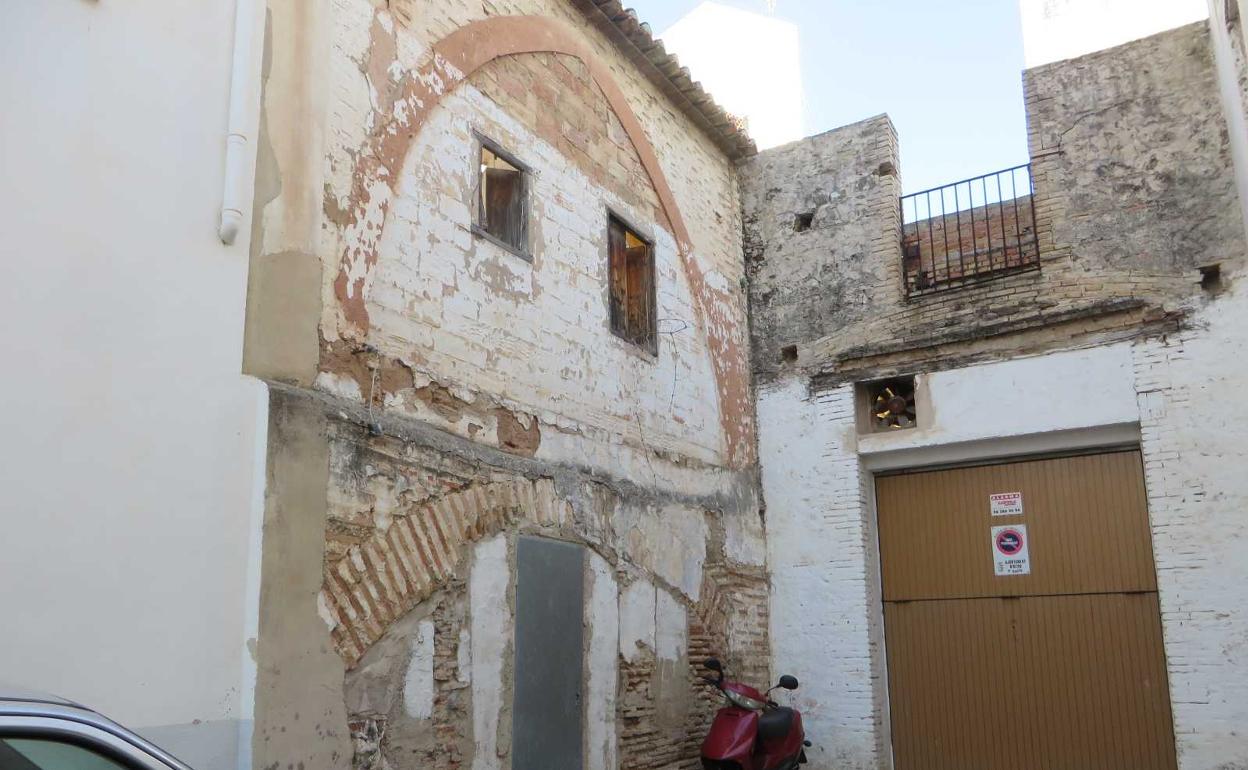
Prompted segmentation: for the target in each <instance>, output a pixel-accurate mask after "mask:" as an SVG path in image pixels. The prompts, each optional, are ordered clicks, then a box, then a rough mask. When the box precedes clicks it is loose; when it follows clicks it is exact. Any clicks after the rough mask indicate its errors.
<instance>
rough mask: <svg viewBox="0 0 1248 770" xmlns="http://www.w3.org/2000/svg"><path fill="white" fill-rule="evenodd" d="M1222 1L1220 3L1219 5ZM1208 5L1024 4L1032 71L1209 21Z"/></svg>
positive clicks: (1198, 0)
mask: <svg viewBox="0 0 1248 770" xmlns="http://www.w3.org/2000/svg"><path fill="white" fill-rule="evenodd" d="M1219 1H1220V0H1219ZM1205 3H1206V0H1019V10H1020V12H1021V17H1022V23H1023V58H1024V61H1025V66H1026V67H1028V68H1031V67H1038V66H1040V65H1041V64H1048V63H1049V62H1055V61H1061V60H1063V59H1073V58H1075V57H1076V56H1083V55H1084V54H1087V53H1092V52H1093V51H1100V50H1102V49H1105V48H1112V47H1114V46H1116V45H1122V44H1123V43H1128V42H1130V41H1132V40H1139V39H1140V38H1143V37H1148V36H1149V35H1153V34H1156V33H1158V32H1164V31H1166V30H1168V29H1174V28H1175V27H1181V26H1183V25H1184V24H1189V23H1191V22H1194V21H1200V20H1201V19H1206V18H1208V17H1209V9H1208V8H1207V7H1206V5H1205Z"/></svg>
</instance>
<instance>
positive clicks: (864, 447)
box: [858, 343, 1138, 454]
mask: <svg viewBox="0 0 1248 770" xmlns="http://www.w3.org/2000/svg"><path fill="white" fill-rule="evenodd" d="M915 386H916V390H917V391H918V393H917V399H916V401H917V406H918V408H919V414H920V416H919V421H918V425H917V426H916V427H915V428H914V429H911V430H898V431H892V432H889V433H875V434H869V435H864V436H861V437H859V438H858V451H859V452H861V453H863V454H875V453H882V452H889V451H895V450H900V449H913V448H917V447H929V446H937V445H942V444H955V443H959V442H966V441H982V440H985V439H1001V438H1007V437H1017V436H1035V435H1037V434H1043V433H1052V432H1055V431H1068V430H1077V429H1080V428H1091V427H1098V426H1105V425H1128V424H1133V423H1135V422H1136V421H1137V420H1138V412H1137V410H1136V408H1135V391H1134V389H1133V388H1132V354H1131V345H1130V344H1129V343H1122V344H1118V345H1112V346H1108V347H1099V348H1089V349H1086V350H1070V351H1062V352H1058V353H1050V354H1048V355H1041V356H1031V357H1028V358H1015V359H1011V360H1008V361H999V362H994V363H989V364H983V365H980V366H971V367H967V368H965V369H955V370H953V371H945V372H934V373H932V374H921V375H918V377H917V379H916V382H915Z"/></svg>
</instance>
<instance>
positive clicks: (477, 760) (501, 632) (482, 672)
mask: <svg viewBox="0 0 1248 770" xmlns="http://www.w3.org/2000/svg"><path fill="white" fill-rule="evenodd" d="M511 569H512V567H511V563H510V559H509V556H508V547H507V535H505V534H500V535H495V536H493V537H491V538H489V539H488V540H482V541H481V542H479V543H477V544H476V545H475V546H474V547H473V557H472V573H471V575H470V576H469V578H468V608H469V614H470V615H471V623H472V636H471V642H470V643H471V645H472V736H473V742H474V744H475V748H474V750H473V752H472V770H499V768H501V767H502V764H501V760H500V759H499V746H498V730H499V720H500V719H501V716H502V709H503V703H504V693H505V692H506V691H507V688H506V687H505V685H504V682H503V672H504V669H505V667H506V665H507V657H508V655H507V653H508V651H509V650H510V649H511V648H512V645H513V643H514V642H513V634H514V632H515V627H514V625H513V622H512V611H511V608H510V605H509V603H508V591H509V589H510V586H511ZM503 753H504V754H506V752H505V751H504V752H503Z"/></svg>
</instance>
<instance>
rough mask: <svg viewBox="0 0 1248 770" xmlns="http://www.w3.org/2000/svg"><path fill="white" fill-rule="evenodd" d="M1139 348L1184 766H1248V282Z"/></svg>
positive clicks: (1143, 425) (1147, 461) (1156, 543)
mask: <svg viewBox="0 0 1248 770" xmlns="http://www.w3.org/2000/svg"><path fill="white" fill-rule="evenodd" d="M1243 281H1244V275H1243V271H1242V270H1241V271H1240V272H1239V273H1238V274H1237V276H1236V278H1235V282H1234V283H1233V284H1232V289H1231V290H1230V291H1229V292H1228V294H1227V295H1224V296H1223V297H1221V298H1220V299H1219V300H1218V301H1216V302H1214V303H1212V304H1210V305H1209V306H1208V307H1207V308H1206V309H1205V310H1204V312H1202V313H1200V314H1199V315H1198V316H1197V317H1196V318H1195V319H1194V322H1193V324H1192V328H1191V330H1189V331H1187V332H1184V333H1181V334H1179V335H1175V336H1172V337H1169V338H1166V339H1158V340H1152V341H1149V342H1146V343H1143V344H1141V345H1139V346H1138V347H1137V348H1136V349H1135V351H1134V352H1135V387H1136V391H1137V393H1138V403H1139V409H1140V431H1141V434H1142V436H1143V441H1142V449H1143V454H1144V476H1145V483H1146V485H1147V487H1148V507H1149V515H1150V518H1151V520H1152V529H1153V552H1154V554H1155V558H1156V562H1157V583H1158V589H1159V592H1160V598H1161V616H1162V631H1163V633H1164V636H1165V643H1166V654H1167V657H1168V659H1169V672H1170V698H1171V703H1172V706H1173V709H1174V726H1175V739H1176V742H1177V744H1178V750H1179V767H1180V768H1182V770H1205V769H1206V768H1209V769H1212V768H1219V769H1220V768H1231V767H1244V766H1248V741H1246V740H1245V738H1244V732H1243V725H1244V724H1248V593H1246V592H1245V586H1248V558H1245V543H1248V519H1245V517H1244V510H1245V508H1248V475H1245V474H1244V472H1243V468H1244V461H1245V457H1246V456H1248V448H1246V447H1245V444H1244V435H1243V426H1244V425H1248V408H1246V407H1245V406H1244V403H1243V401H1242V399H1239V398H1237V397H1236V394H1238V393H1240V392H1241V391H1242V390H1243V388H1244V383H1246V382H1248V305H1246V303H1248V291H1246V290H1245V288H1246V287H1245V286H1244V284H1243Z"/></svg>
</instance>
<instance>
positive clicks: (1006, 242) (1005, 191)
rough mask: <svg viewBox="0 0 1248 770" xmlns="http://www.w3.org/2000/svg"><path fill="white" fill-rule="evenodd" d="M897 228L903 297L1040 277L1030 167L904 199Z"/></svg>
mask: <svg viewBox="0 0 1248 770" xmlns="http://www.w3.org/2000/svg"><path fill="white" fill-rule="evenodd" d="M901 221H902V237H901V249H902V273H903V275H904V277H905V283H906V296H907V297H916V296H922V295H926V294H933V293H935V292H939V291H946V290H948V289H956V288H959V287H963V286H968V285H971V284H975V283H979V282H981V281H987V280H991V279H993V278H999V277H1001V276H1003V275H1009V274H1011V273H1019V272H1023V271H1027V270H1039V269H1040V248H1039V245H1038V243H1037V241H1036V209H1035V203H1034V201H1033V200H1032V187H1031V166H1030V165H1029V164H1028V165H1022V166H1015V167H1014V168H1007V169H1005V170H1004V171H997V172H995V173H992V174H984V175H983V176H977V177H973V178H971V179H965V180H963V181H961V182H954V183H953V184H947V185H944V186H943V187H933V188H932V189H930V190H924V191H923V192H918V193H914V194H913V195H906V196H903V197H902V199H901Z"/></svg>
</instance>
